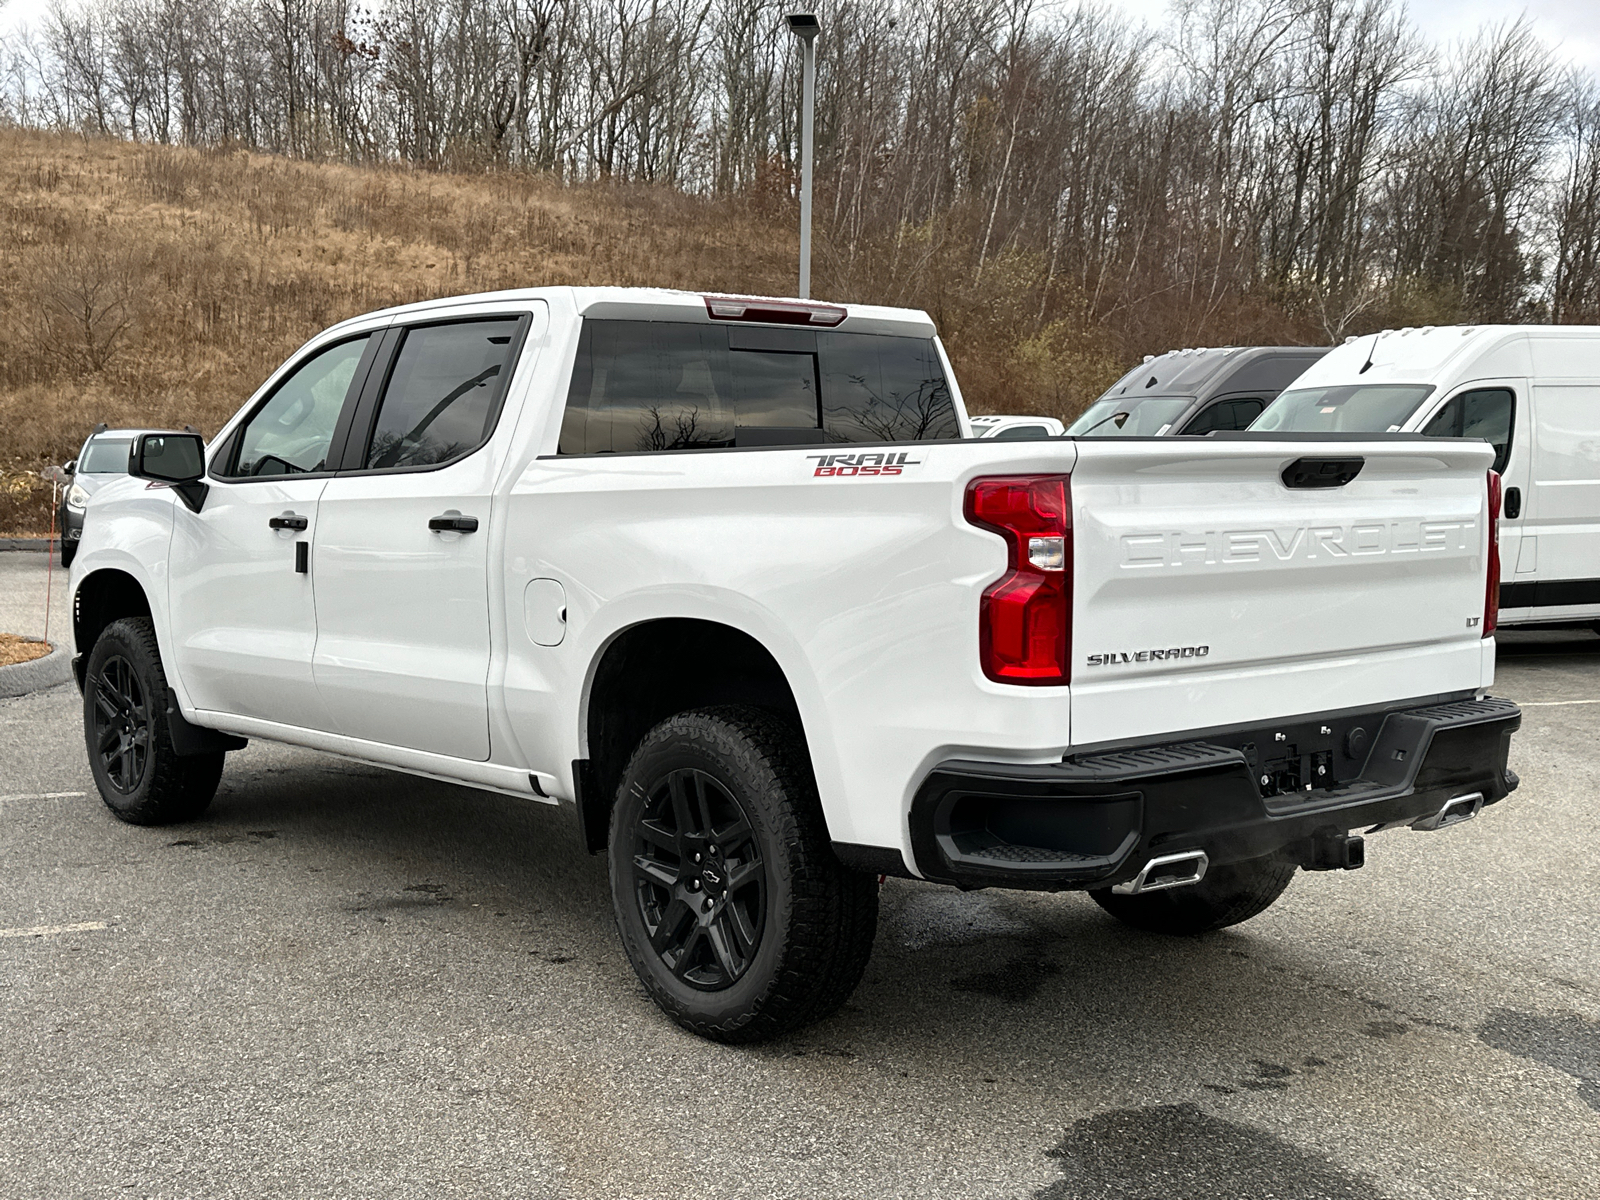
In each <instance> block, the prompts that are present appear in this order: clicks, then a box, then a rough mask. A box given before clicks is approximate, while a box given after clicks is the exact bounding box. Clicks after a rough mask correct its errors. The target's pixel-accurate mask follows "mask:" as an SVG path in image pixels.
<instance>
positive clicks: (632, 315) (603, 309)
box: [326, 287, 936, 338]
mask: <svg viewBox="0 0 1600 1200" xmlns="http://www.w3.org/2000/svg"><path fill="white" fill-rule="evenodd" d="M555 296H561V297H563V298H565V299H566V300H567V302H568V303H570V304H571V305H572V306H573V307H574V308H576V309H577V311H578V313H579V315H581V316H591V317H608V318H611V319H614V320H635V321H684V322H694V323H699V322H704V323H706V324H710V323H712V317H711V314H710V312H709V311H707V308H706V301H707V300H708V299H717V300H725V301H728V302H731V303H734V304H737V302H739V301H748V302H751V303H755V304H759V303H763V302H765V303H769V304H779V305H783V306H785V307H792V306H795V305H805V306H808V307H811V308H814V309H816V310H819V311H822V310H827V309H843V310H844V312H845V314H846V315H845V319H844V320H843V321H842V322H840V323H838V324H834V323H832V322H831V321H829V322H827V323H822V322H818V323H816V324H814V325H810V326H805V325H801V326H799V327H800V328H812V329H819V330H823V331H824V332H826V331H829V330H836V331H839V332H844V333H886V334H894V335H898V336H901V337H924V338H931V337H933V336H934V334H935V332H936V331H935V329H934V324H933V318H932V317H930V316H928V314H927V313H925V312H923V311H921V310H920V309H915V308H885V307H882V306H880V305H875V304H834V303H832V302H830V301H825V300H797V299H794V298H792V297H787V296H739V295H732V294H729V293H726V292H686V291H678V290H675V289H671V288H640V287H535V288H516V289H512V290H509V291H499V292H478V293H476V294H473V295H467V296H448V297H443V298H441V299H437V300H424V301H421V302H419V303H416V304H403V305H400V306H398V307H395V308H388V309H381V310H379V311H377V312H371V313H363V314H362V315H361V316H359V317H352V318H351V319H350V321H346V322H341V324H340V325H337V326H334V329H339V328H342V327H343V326H344V325H349V324H353V323H354V322H356V321H370V320H371V319H372V318H374V317H391V318H393V317H408V316H413V315H415V314H419V313H429V312H436V311H440V310H447V309H450V308H454V307H458V306H461V305H467V304H485V303H494V302H496V301H502V302H505V303H508V304H525V303H527V302H528V301H530V300H548V299H551V298H553V297H555ZM755 320H756V321H757V323H761V322H760V321H759V318H755ZM721 323H722V322H720V321H719V322H718V324H721ZM334 329H330V330H328V331H326V332H328V333H332V332H333V331H334Z"/></svg>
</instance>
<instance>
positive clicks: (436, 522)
mask: <svg viewBox="0 0 1600 1200" xmlns="http://www.w3.org/2000/svg"><path fill="white" fill-rule="evenodd" d="M428 528H429V529H431V530H433V531H434V532H435V533H477V532H478V518H477V517H457V516H452V515H450V514H446V515H445V516H442V517H430V518H429V519H428Z"/></svg>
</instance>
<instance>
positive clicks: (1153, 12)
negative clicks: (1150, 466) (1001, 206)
mask: <svg viewBox="0 0 1600 1200" xmlns="http://www.w3.org/2000/svg"><path fill="white" fill-rule="evenodd" d="M48 4H49V0H0V29H14V28H16V27H17V26H18V25H20V24H28V23H33V24H37V23H38V20H39V17H40V16H41V15H42V14H43V13H44V11H45V9H46V7H47V6H48ZM1114 7H1117V8H1120V9H1122V10H1123V11H1124V12H1126V13H1128V14H1129V15H1130V16H1133V17H1136V18H1138V19H1140V20H1143V21H1146V22H1148V23H1149V24H1151V25H1159V24H1161V23H1162V21H1163V19H1164V18H1165V16H1166V13H1167V9H1168V7H1169V0H1116V2H1115V3H1114ZM1407 7H1408V8H1409V9H1410V10H1411V17H1412V20H1414V21H1415V22H1416V24H1417V27H1418V28H1419V29H1420V30H1421V31H1422V33H1423V34H1424V35H1425V36H1426V37H1428V38H1429V39H1431V40H1432V41H1434V42H1436V43H1440V44H1443V43H1448V42H1451V41H1454V40H1455V39H1456V38H1459V37H1461V36H1463V35H1466V34H1470V33H1472V32H1473V31H1475V30H1476V29H1477V28H1478V27H1479V26H1481V25H1484V24H1486V23H1488V22H1491V21H1503V20H1506V19H1508V18H1514V17H1515V16H1516V15H1517V13H1518V12H1521V11H1526V12H1527V14H1528V15H1529V16H1530V17H1532V18H1533V21H1534V26H1535V28H1537V29H1538V31H1539V33H1540V35H1541V36H1542V37H1543V38H1544V39H1545V40H1546V41H1547V42H1549V43H1551V44H1552V45H1553V46H1556V47H1557V52H1558V53H1559V54H1560V56H1561V57H1562V58H1563V59H1565V60H1567V61H1569V62H1575V63H1580V64H1582V65H1583V66H1586V67H1588V68H1590V69H1591V70H1594V71H1600V0H1527V2H1526V3H1525V4H1523V5H1518V4H1516V3H1515V2H1512V3H1507V2H1506V0H1410V3H1409V4H1408V6H1407Z"/></svg>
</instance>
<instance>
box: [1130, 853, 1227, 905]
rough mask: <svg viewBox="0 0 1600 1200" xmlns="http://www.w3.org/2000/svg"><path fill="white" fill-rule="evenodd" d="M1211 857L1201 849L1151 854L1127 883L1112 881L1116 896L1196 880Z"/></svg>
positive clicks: (1136, 893) (1154, 890) (1202, 875)
mask: <svg viewBox="0 0 1600 1200" xmlns="http://www.w3.org/2000/svg"><path fill="white" fill-rule="evenodd" d="M1210 865H1211V860H1210V859H1209V858H1208V857H1206V852H1205V851H1204V850H1185V851H1183V853H1181V854H1165V855H1162V856H1161V857H1160V858H1152V859H1151V860H1150V861H1149V862H1147V863H1145V865H1144V869H1143V870H1141V871H1140V872H1139V873H1138V874H1137V875H1135V876H1134V877H1133V878H1132V879H1130V880H1128V882H1127V883H1118V884H1113V885H1112V888H1111V890H1112V892H1113V893H1115V894H1116V895H1118V896H1138V895H1140V894H1142V893H1144V892H1161V891H1165V890H1166V889H1167V888H1175V887H1186V886H1187V885H1189V884H1191V883H1199V882H1200V881H1201V880H1202V879H1204V878H1205V877H1206V868H1207V867H1208V866H1210Z"/></svg>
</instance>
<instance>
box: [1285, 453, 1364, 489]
mask: <svg viewBox="0 0 1600 1200" xmlns="http://www.w3.org/2000/svg"><path fill="white" fill-rule="evenodd" d="M1366 465H1367V460H1366V459H1364V458H1297V459H1295V460H1294V462H1292V463H1290V464H1289V465H1288V466H1287V467H1285V468H1284V469H1283V486H1284V487H1286V488H1336V487H1343V486H1344V485H1345V484H1347V483H1349V482H1350V481H1351V480H1352V479H1354V478H1355V477H1356V476H1357V475H1359V474H1361V468H1362V467H1364V466H1366Z"/></svg>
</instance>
